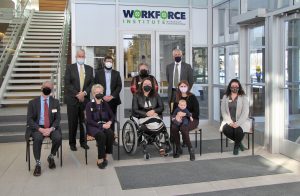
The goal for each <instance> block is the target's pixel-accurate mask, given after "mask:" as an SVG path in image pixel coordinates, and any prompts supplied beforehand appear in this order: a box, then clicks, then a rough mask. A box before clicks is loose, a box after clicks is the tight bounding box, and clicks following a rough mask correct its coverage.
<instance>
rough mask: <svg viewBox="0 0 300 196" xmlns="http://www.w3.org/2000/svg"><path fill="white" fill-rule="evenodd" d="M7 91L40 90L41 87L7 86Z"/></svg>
mask: <svg viewBox="0 0 300 196" xmlns="http://www.w3.org/2000/svg"><path fill="white" fill-rule="evenodd" d="M6 89H7V90H41V85H13V86H11V85H9V86H6Z"/></svg>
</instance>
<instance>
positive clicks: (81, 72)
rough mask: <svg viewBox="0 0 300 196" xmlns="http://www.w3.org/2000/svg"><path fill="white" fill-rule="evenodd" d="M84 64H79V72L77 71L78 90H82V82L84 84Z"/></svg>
mask: <svg viewBox="0 0 300 196" xmlns="http://www.w3.org/2000/svg"><path fill="white" fill-rule="evenodd" d="M83 66H84V65H80V73H79V79H80V91H82V90H83V84H84V78H85V75H84V67H83Z"/></svg>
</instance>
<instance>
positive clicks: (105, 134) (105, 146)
mask: <svg viewBox="0 0 300 196" xmlns="http://www.w3.org/2000/svg"><path fill="white" fill-rule="evenodd" d="M113 138H114V132H113V131H112V130H111V129H104V131H101V132H98V133H97V134H96V135H95V139H96V141H97V144H98V159H103V158H105V154H112V150H113Z"/></svg>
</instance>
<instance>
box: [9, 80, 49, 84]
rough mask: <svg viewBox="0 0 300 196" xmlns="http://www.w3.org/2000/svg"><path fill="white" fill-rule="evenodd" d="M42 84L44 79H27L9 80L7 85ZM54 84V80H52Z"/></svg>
mask: <svg viewBox="0 0 300 196" xmlns="http://www.w3.org/2000/svg"><path fill="white" fill-rule="evenodd" d="M43 82H45V79H29V80H28V79H27V80H24V79H23V80H9V81H8V83H10V84H28V83H29V84H32V83H38V84H42V83H43ZM54 82H55V80H54Z"/></svg>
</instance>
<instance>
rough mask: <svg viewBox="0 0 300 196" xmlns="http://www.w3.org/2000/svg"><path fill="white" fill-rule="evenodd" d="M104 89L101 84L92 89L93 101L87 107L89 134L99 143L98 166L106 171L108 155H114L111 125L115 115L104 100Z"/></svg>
mask: <svg viewBox="0 0 300 196" xmlns="http://www.w3.org/2000/svg"><path fill="white" fill-rule="evenodd" d="M103 92H104V88H103V86H101V85H100V84H95V85H94V86H93V87H92V95H93V97H94V98H93V99H92V101H90V102H89V103H88V104H87V105H86V108H85V110H86V121H87V132H88V134H89V135H90V136H93V137H94V138H95V139H96V141H97V147H98V161H97V166H98V167H99V168H100V169H104V168H105V167H106V166H107V164H108V161H107V154H111V153H112V148H113V147H112V145H113V138H114V133H113V131H112V130H111V125H112V123H114V115H113V112H112V110H111V109H110V107H109V105H108V103H106V102H105V101H104V100H103V96H104V95H103Z"/></svg>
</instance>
